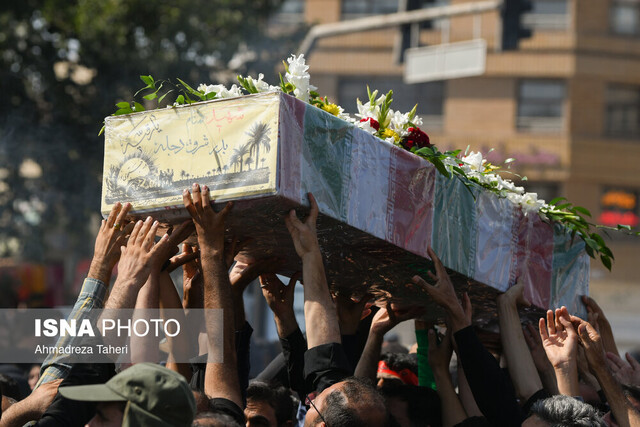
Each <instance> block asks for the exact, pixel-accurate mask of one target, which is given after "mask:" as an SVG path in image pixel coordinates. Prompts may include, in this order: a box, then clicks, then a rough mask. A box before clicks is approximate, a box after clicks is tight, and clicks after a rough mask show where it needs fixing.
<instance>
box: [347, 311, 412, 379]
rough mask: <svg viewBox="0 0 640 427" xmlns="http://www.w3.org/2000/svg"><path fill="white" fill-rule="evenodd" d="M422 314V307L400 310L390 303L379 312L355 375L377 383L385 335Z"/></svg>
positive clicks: (374, 319)
mask: <svg viewBox="0 0 640 427" xmlns="http://www.w3.org/2000/svg"><path fill="white" fill-rule="evenodd" d="M422 313H424V309H422V308H421V307H410V308H409V309H404V310H398V309H397V308H395V309H394V307H393V306H392V305H391V304H390V303H387V306H386V307H385V308H381V309H380V310H378V312H377V313H376V314H375V315H374V316H373V321H372V322H371V328H370V329H369V336H368V337H367V343H366V345H365V347H364V351H363V352H362V356H360V361H359V362H358V366H357V367H356V371H355V374H354V375H355V376H356V377H361V378H369V379H370V380H371V381H373V383H375V382H376V375H377V372H378V362H379V361H380V351H381V349H382V341H383V340H384V335H385V334H386V333H387V332H389V331H390V330H391V329H393V328H394V327H395V326H396V325H398V324H399V323H400V322H404V321H405V320H409V319H412V318H414V317H416V316H418V315H420V314H422Z"/></svg>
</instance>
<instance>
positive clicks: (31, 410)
mask: <svg viewBox="0 0 640 427" xmlns="http://www.w3.org/2000/svg"><path fill="white" fill-rule="evenodd" d="M61 382H62V379H58V380H52V381H50V382H48V383H46V384H43V385H42V386H41V387H38V388H37V389H34V390H33V392H32V393H31V394H30V395H29V396H27V397H26V398H24V399H22V400H21V401H19V402H17V403H14V404H13V405H11V406H10V407H9V409H7V410H6V411H4V413H2V418H1V419H0V427H19V426H23V425H25V424H27V423H28V422H29V421H33V420H38V419H40V417H41V416H42V414H44V412H45V411H46V410H47V408H48V407H49V405H50V404H51V402H53V398H54V397H55V396H56V394H57V393H58V386H59V385H60V383H61Z"/></svg>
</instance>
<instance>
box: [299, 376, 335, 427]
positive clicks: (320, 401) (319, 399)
mask: <svg viewBox="0 0 640 427" xmlns="http://www.w3.org/2000/svg"><path fill="white" fill-rule="evenodd" d="M341 388H342V382H339V383H336V384H334V385H332V386H331V387H327V388H325V389H324V390H323V391H322V393H320V394H319V395H318V396H316V398H315V399H314V400H313V405H311V406H309V410H308V411H307V415H306V417H305V418H304V425H305V426H312V425H315V423H316V420H320V416H319V415H318V411H320V413H322V412H323V411H324V407H325V399H326V398H327V396H329V395H330V394H331V393H332V392H333V391H334V390H340V389H341Z"/></svg>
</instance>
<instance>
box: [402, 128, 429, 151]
mask: <svg viewBox="0 0 640 427" xmlns="http://www.w3.org/2000/svg"><path fill="white" fill-rule="evenodd" d="M407 131H408V132H409V135H407V136H405V137H404V138H402V141H401V144H402V147H403V148H404V149H405V150H411V149H412V148H413V147H416V148H423V147H432V146H433V144H431V143H430V142H429V135H427V134H426V133H424V132H423V131H421V130H420V128H417V127H415V128H414V127H410V128H409V129H407Z"/></svg>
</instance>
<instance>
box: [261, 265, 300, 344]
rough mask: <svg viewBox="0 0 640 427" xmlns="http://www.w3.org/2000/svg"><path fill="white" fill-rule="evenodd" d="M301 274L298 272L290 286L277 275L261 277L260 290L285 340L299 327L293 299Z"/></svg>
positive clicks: (290, 280) (279, 333)
mask: <svg viewBox="0 0 640 427" xmlns="http://www.w3.org/2000/svg"><path fill="white" fill-rule="evenodd" d="M300 274H301V273H300V272H296V273H295V274H294V275H293V276H291V279H289V285H287V286H285V284H284V283H282V281H281V280H280V279H278V276H276V275H275V273H266V274H262V275H260V288H261V289H262V296H264V299H265V300H266V301H267V305H269V308H270V309H271V311H273V315H274V318H275V321H276V327H277V329H278V336H279V337H280V338H285V337H287V336H289V335H290V334H291V333H293V332H294V331H295V330H296V328H297V327H298V322H297V320H296V315H295V312H294V311H293V297H294V295H295V286H296V283H297V281H298V279H299V278H300Z"/></svg>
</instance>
